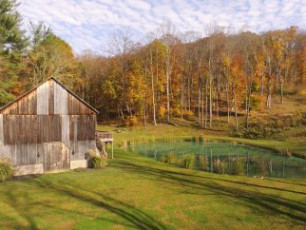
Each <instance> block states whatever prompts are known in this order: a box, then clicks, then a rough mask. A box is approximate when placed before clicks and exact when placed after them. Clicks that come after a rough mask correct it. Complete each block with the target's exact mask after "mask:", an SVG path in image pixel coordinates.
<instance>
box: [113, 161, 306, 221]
mask: <svg viewBox="0 0 306 230" xmlns="http://www.w3.org/2000/svg"><path fill="white" fill-rule="evenodd" d="M113 167H118V168H120V169H121V170H125V171H127V172H129V173H137V174H140V175H143V176H147V177H148V178H151V179H156V180H158V181H161V182H162V181H163V182H165V183H167V184H180V185H183V186H184V187H186V188H188V189H189V192H188V193H193V194H200V195H206V194H205V193H207V192H210V195H211V194H216V195H222V196H229V197H231V198H234V199H235V201H237V202H240V203H241V204H242V205H247V206H249V207H251V208H252V209H253V210H257V211H258V212H260V213H265V214H267V215H285V216H287V217H289V218H290V219H291V220H292V221H293V222H295V223H296V224H303V223H304V224H305V222H306V214H305V213H306V205H305V203H300V202H296V201H293V200H290V199H287V198H283V197H281V196H275V195H272V194H267V193H263V192H258V191H254V188H261V189H271V190H278V191H279V192H292V193H296V194H298V195H304V194H305V193H303V192H298V191H291V190H286V189H281V188H276V187H270V186H262V185H254V184H248V183H244V182H237V181H231V180H224V179H220V178H213V177H205V176H198V175H191V174H185V173H181V172H175V171H172V170H165V169H160V168H157V167H152V166H150V167H148V166H147V165H146V166H143V165H140V164H136V163H134V162H133V163H130V162H128V161H117V162H116V163H115V164H113ZM221 183H223V184H221ZM225 183H226V184H225ZM237 185H245V186H246V189H241V188H237ZM190 190H191V192H190Z"/></svg>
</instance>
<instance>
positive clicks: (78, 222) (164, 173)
mask: <svg viewBox="0 0 306 230" xmlns="http://www.w3.org/2000/svg"><path fill="white" fill-rule="evenodd" d="M305 224H306V180H279V179H277V180H276V179H274V180H273V179H263V180H262V179H255V178H247V177H238V176H226V175H217V174H210V173H205V172H200V171H191V170H187V169H182V168H174V167H171V166H169V165H166V164H163V163H160V162H157V161H154V160H152V159H149V158H145V157H142V156H139V155H137V154H133V153H129V152H124V151H122V150H117V149H116V150H115V159H113V160H109V166H108V167H107V168H105V169H100V170H89V169H88V170H84V171H79V172H72V171H71V172H64V173H58V174H46V175H42V176H40V177H37V178H32V179H27V180H22V181H7V182H4V183H0V229H63V230H68V229H305Z"/></svg>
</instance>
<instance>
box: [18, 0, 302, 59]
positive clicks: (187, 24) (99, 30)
mask: <svg viewBox="0 0 306 230" xmlns="http://www.w3.org/2000/svg"><path fill="white" fill-rule="evenodd" d="M19 3H20V5H19V7H18V11H19V12H20V14H21V15H22V17H23V27H24V28H25V29H26V30H29V28H30V27H29V22H30V21H32V22H34V23H38V22H44V23H45V24H46V25H47V26H49V27H50V28H51V29H52V30H53V32H54V33H55V34H56V35H57V36H59V37H61V38H62V39H64V40H65V41H67V42H68V43H69V44H70V45H71V46H72V48H73V50H74V51H75V52H76V53H78V54H79V53H82V52H84V51H89V50H91V51H94V52H96V53H100V54H107V53H108V52H109V45H110V42H111V41H112V40H113V38H114V36H122V35H125V34H128V35H129V36H130V37H131V39H132V40H134V41H136V42H143V41H146V40H147V38H148V34H149V33H150V32H156V31H158V29H159V28H160V27H161V25H163V24H165V23H167V22H169V21H170V22H171V23H172V24H173V25H174V28H175V32H176V33H178V34H184V33H185V32H188V31H194V32H196V33H198V34H200V35H203V36H205V34H206V31H207V28H208V26H209V25H218V26H222V27H224V29H225V30H226V31H228V32H229V33H236V32H240V31H246V30H248V31H252V32H256V33H260V32H264V31H267V30H273V29H284V28H288V27H290V26H292V25H295V26H298V27H300V28H302V29H305V28H306V0H228V1H227V0H19Z"/></svg>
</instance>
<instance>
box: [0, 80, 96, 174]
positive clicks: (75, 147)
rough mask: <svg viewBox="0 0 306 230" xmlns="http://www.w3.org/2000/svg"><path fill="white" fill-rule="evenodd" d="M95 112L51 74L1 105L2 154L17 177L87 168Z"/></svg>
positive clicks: (92, 139)
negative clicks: (41, 82)
mask: <svg viewBox="0 0 306 230" xmlns="http://www.w3.org/2000/svg"><path fill="white" fill-rule="evenodd" d="M97 113H98V111H97V110H96V109H94V108H93V107H92V106H90V105H89V104H88V103H86V102H85V101H84V100H82V99H81V98H80V97H78V96H77V95H75V94H74V93H73V92H72V91H71V90H69V89H68V88H67V87H65V86H64V85H63V84H61V83H60V82H59V81H58V80H57V79H56V78H54V77H51V78H49V79H48V80H47V81H46V82H44V83H43V84H41V85H39V86H37V87H35V88H34V89H32V90H30V91H29V92H27V93H25V94H24V95H22V96H20V97H19V98H17V99H16V100H14V101H13V102H11V103H9V104H7V105H6V106H4V107H2V108H1V109H0V158H5V159H7V160H8V161H9V162H10V163H11V165H12V166H13V167H14V169H15V174H16V175H26V174H38V173H45V172H59V171H65V170H69V169H75V168H80V167H87V157H88V152H89V151H90V150H91V149H96V141H95V128H96V116H97Z"/></svg>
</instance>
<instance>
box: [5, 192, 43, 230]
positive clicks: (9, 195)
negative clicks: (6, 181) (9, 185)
mask: <svg viewBox="0 0 306 230" xmlns="http://www.w3.org/2000/svg"><path fill="white" fill-rule="evenodd" d="M3 195H5V197H6V203H7V204H8V205H9V206H10V207H11V208H12V209H14V210H15V211H16V213H18V215H19V216H20V217H22V218H23V219H24V220H26V222H27V223H28V227H25V226H24V225H23V224H20V223H18V220H17V219H14V220H13V221H10V224H9V226H6V229H31V230H38V229H39V228H38V226H37V223H36V222H35V220H34V217H33V216H32V215H31V214H30V213H29V212H28V210H26V207H25V206H24V205H21V204H20V203H19V202H18V196H17V197H16V194H14V190H11V189H7V190H6V191H5V192H4V193H3ZM23 198H26V200H30V197H29V195H28V193H27V192H25V194H23ZM28 208H32V207H28ZM5 218H6V219H7V220H9V219H11V217H5Z"/></svg>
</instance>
